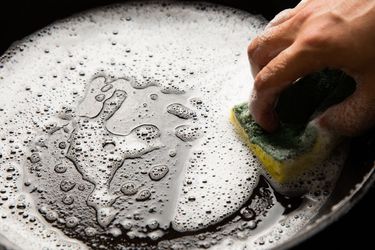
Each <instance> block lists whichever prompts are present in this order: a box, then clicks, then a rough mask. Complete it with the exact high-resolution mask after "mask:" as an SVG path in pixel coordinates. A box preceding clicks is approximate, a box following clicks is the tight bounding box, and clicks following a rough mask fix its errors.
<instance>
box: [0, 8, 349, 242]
mask: <svg viewBox="0 0 375 250" xmlns="http://www.w3.org/2000/svg"><path fill="white" fill-rule="evenodd" d="M264 25H265V22H264V20H263V19H262V18H260V17H256V16H253V15H250V14H248V13H245V12H241V11H238V10H234V9H231V8H226V7H222V6H216V5H211V4H197V3H196V4H182V3H179V4H177V3H165V2H164V3H163V2H155V3H139V2H138V3H126V4H123V5H115V6H111V7H105V8H102V9H98V10H93V11H89V12H86V13H83V14H79V15H77V16H75V17H72V18H69V19H67V20H64V21H60V22H57V23H55V24H52V25H51V26H49V27H47V28H45V29H44V30H42V31H40V32H38V33H36V34H34V35H31V36H30V37H28V38H26V39H24V40H23V41H21V42H20V43H18V44H17V45H14V46H13V48H11V49H10V50H9V51H8V52H7V53H6V54H5V55H4V56H3V57H2V58H1V60H0V66H1V67H0V114H1V117H2V119H1V121H0V123H1V126H0V127H1V129H0V137H1V141H0V164H1V168H0V171H1V173H0V178H1V181H0V198H1V200H0V216H1V218H2V219H1V221H0V233H1V234H2V235H3V236H4V237H5V238H7V239H8V240H9V241H10V242H13V243H15V244H16V245H18V246H19V247H21V248H24V249H42V248H43V247H47V248H52V249H55V248H56V249H57V248H58V249H74V248H76V249H84V248H86V247H89V248H93V249H106V248H111V249H123V248H124V247H130V248H131V247H143V248H151V249H152V248H159V249H171V248H172V249H181V248H208V247H217V248H225V249H229V248H233V249H238V248H242V247H245V246H247V247H251V248H260V249H262V248H269V247H275V246H277V245H278V244H280V243H282V242H284V241H286V240H288V239H289V238H290V237H292V236H293V235H294V234H295V233H297V232H298V231H299V229H300V228H302V227H304V226H306V224H307V223H308V221H309V220H310V219H311V218H312V217H313V216H314V215H315V214H316V213H317V211H318V210H319V208H320V207H321V206H322V205H323V204H324V202H325V201H326V199H327V198H328V197H329V194H330V192H331V191H332V189H333V188H334V185H335V181H336V178H337V176H338V174H339V173H340V169H341V166H342V165H343V161H344V158H345V157H344V155H345V149H340V150H338V151H337V152H336V153H335V155H334V156H333V157H332V159H330V160H328V161H327V162H325V163H324V164H322V165H321V166H318V167H317V168H315V169H313V170H311V171H310V172H309V173H307V174H306V175H304V176H302V177H301V178H300V179H298V180H297V181H295V182H292V183H287V184H286V185H282V186H280V185H278V184H277V183H273V181H272V179H271V178H270V177H267V178H268V181H270V182H271V183H273V184H272V186H273V187H276V188H277V190H278V191H280V192H282V193H283V195H281V194H279V193H278V192H275V191H274V189H273V188H272V186H271V185H270V184H269V183H268V182H267V181H266V180H265V179H264V178H263V177H261V175H263V176H267V174H266V173H264V172H263V170H262V168H261V167H260V164H259V162H258V161H257V160H256V159H255V157H254V156H252V155H251V154H250V153H249V151H248V149H247V148H246V146H245V145H244V144H243V143H242V142H241V141H240V139H239V138H238V137H237V136H236V134H235V132H234V130H233V128H232V126H231V125H230V123H229V119H228V117H229V110H230V108H231V107H232V106H233V105H234V104H237V103H239V102H241V101H245V100H247V98H248V94H249V93H250V89H251V84H250V83H251V79H250V74H249V72H248V62H247V55H246V47H247V44H248V43H249V41H250V40H251V39H252V38H253V37H254V36H255V35H256V34H257V33H258V32H259V31H260V30H261V29H262V27H264ZM145 38H147V39H145ZM290 190H292V191H293V195H295V194H296V193H299V194H301V193H304V195H303V197H298V196H296V198H290V197H288V196H286V195H285V194H288V195H289V194H290V192H289V191H290Z"/></svg>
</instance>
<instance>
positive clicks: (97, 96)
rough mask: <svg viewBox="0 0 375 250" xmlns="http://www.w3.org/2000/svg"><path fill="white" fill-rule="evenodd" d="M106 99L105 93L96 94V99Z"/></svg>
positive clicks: (100, 100) (99, 100)
mask: <svg viewBox="0 0 375 250" xmlns="http://www.w3.org/2000/svg"><path fill="white" fill-rule="evenodd" d="M104 99H105V95H104V94H99V95H96V96H95V100H97V101H98V102H102V101H104Z"/></svg>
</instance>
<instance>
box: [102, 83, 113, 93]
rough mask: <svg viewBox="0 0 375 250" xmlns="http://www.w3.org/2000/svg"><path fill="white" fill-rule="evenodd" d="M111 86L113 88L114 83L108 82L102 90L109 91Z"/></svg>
mask: <svg viewBox="0 0 375 250" xmlns="http://www.w3.org/2000/svg"><path fill="white" fill-rule="evenodd" d="M111 88H113V85H112V84H109V83H107V84H106V85H104V86H103V87H102V88H101V89H100V90H101V91H102V92H107V91H109V90H110V89H111Z"/></svg>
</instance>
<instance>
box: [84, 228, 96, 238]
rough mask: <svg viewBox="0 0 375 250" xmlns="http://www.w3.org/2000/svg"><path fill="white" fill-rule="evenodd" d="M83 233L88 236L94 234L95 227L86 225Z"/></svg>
mask: <svg viewBox="0 0 375 250" xmlns="http://www.w3.org/2000/svg"><path fill="white" fill-rule="evenodd" d="M85 234H86V235H87V236H89V237H92V236H95V234H96V229H95V228H93V227H86V228H85Z"/></svg>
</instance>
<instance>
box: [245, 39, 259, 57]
mask: <svg viewBox="0 0 375 250" xmlns="http://www.w3.org/2000/svg"><path fill="white" fill-rule="evenodd" d="M260 44H261V38H260V37H259V36H257V37H256V38H254V39H253V41H252V42H251V43H250V44H249V47H248V48H247V54H248V55H249V58H252V59H254V57H255V55H256V52H257V50H258V48H259V45H260Z"/></svg>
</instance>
